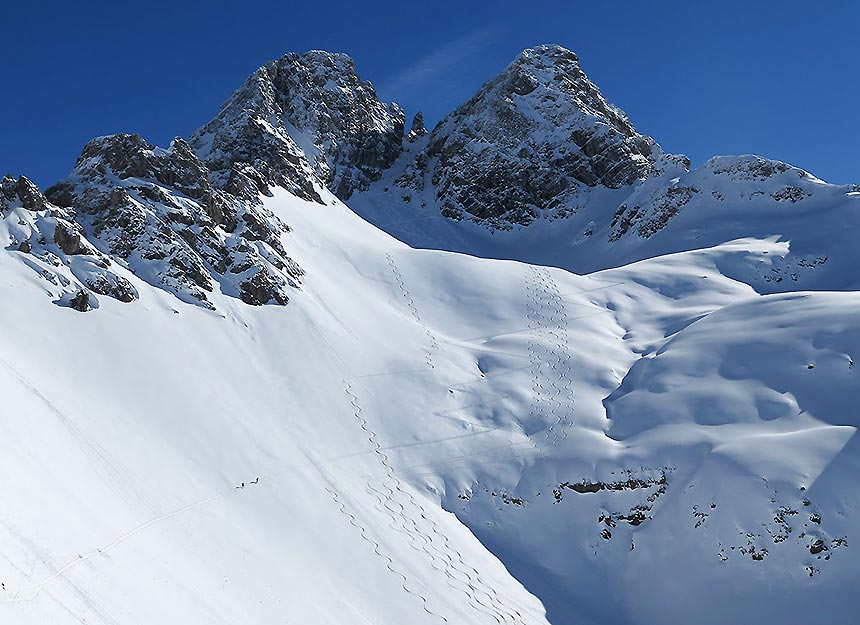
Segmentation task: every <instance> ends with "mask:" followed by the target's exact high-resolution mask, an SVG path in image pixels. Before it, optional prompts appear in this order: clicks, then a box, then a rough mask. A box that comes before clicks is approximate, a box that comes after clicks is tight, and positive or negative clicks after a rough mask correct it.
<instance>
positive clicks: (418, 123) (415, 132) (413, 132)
mask: <svg viewBox="0 0 860 625" xmlns="http://www.w3.org/2000/svg"><path fill="white" fill-rule="evenodd" d="M426 134H427V128H425V127H424V113H422V112H421V111H418V112H417V113H415V116H414V117H413V118H412V127H411V128H410V129H409V133H408V134H407V135H406V140H407V141H415V139H417V138H418V137H423V136H424V135H426Z"/></svg>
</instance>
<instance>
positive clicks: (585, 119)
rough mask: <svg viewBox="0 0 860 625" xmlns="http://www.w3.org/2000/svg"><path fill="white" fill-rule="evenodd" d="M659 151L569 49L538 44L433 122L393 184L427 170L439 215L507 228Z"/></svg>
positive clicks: (616, 177) (637, 169) (620, 179)
mask: <svg viewBox="0 0 860 625" xmlns="http://www.w3.org/2000/svg"><path fill="white" fill-rule="evenodd" d="M428 156H429V157H430V158H429V159H428V158H427V157H428ZM661 156H662V151H661V150H660V148H659V146H658V145H657V144H656V143H655V142H654V140H653V139H651V138H649V137H645V136H643V135H640V134H638V133H637V132H636V130H635V129H634V128H633V126H632V124H631V123H630V121H629V119H628V118H627V116H626V115H625V114H624V113H623V112H622V111H621V110H620V109H618V108H616V107H614V106H613V105H611V104H609V103H608V102H607V101H606V100H605V99H604V97H603V96H602V95H601V93H600V91H599V90H598V88H597V87H596V86H595V85H594V84H593V83H592V82H591V81H590V80H588V77H587V76H586V75H585V73H584V72H583V71H582V69H581V67H580V65H579V60H578V58H577V56H576V55H575V54H574V53H573V52H571V51H569V50H566V49H564V48H562V47H560V46H540V47H537V48H533V49H531V50H526V51H524V52H523V53H522V54H521V55H520V56H519V57H518V58H517V59H516V60H515V61H514V62H513V63H512V64H511V65H510V66H509V67H508V68H507V69H506V70H505V71H504V72H502V73H501V74H500V75H499V76H497V77H496V78H494V79H493V80H491V81H489V82H488V83H487V84H485V85H484V86H483V87H482V88H481V90H480V91H479V92H478V93H477V94H476V95H475V96H474V97H473V98H472V99H471V100H469V101H468V102H466V103H465V104H463V105H462V106H460V107H459V108H457V109H456V110H455V111H454V112H453V113H451V114H450V115H449V116H448V117H446V118H445V119H444V120H443V121H442V122H441V123H440V124H439V125H438V126H436V128H435V129H434V130H433V132H432V133H431V134H430V137H429V142H428V147H427V151H426V155H425V156H418V157H416V158H415V163H414V164H413V166H412V167H411V171H410V167H409V166H407V170H406V171H407V174H408V176H406V177H403V178H402V179H400V180H398V185H402V186H404V187H410V188H423V185H424V184H425V179H426V176H425V174H430V176H429V177H430V178H431V183H432V185H433V187H434V189H433V190H434V192H435V195H436V199H437V201H438V204H439V208H440V210H441V211H442V213H443V214H444V215H445V216H447V217H449V218H452V219H470V220H473V221H478V222H482V223H485V224H487V225H488V226H490V227H493V228H510V227H511V226H512V225H513V224H528V223H530V222H531V221H533V220H534V219H536V218H538V217H539V216H540V215H542V214H543V213H545V212H547V211H555V212H559V213H564V212H566V211H568V212H569V211H572V210H575V209H576V206H577V205H578V202H579V199H578V198H579V196H580V195H581V194H583V193H585V192H587V189H588V188H589V187H594V186H597V185H602V186H605V187H611V188H617V187H621V186H624V185H628V184H631V183H633V182H635V181H637V180H639V179H642V178H645V177H647V176H648V175H650V174H651V173H652V171H653V170H654V168H655V161H656V160H657V159H659V158H660V157H661ZM431 163H432V165H431ZM428 167H432V171H427V168H428Z"/></svg>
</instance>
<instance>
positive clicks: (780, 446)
mask: <svg viewBox="0 0 860 625" xmlns="http://www.w3.org/2000/svg"><path fill="white" fill-rule="evenodd" d="M325 200H326V202H327V205H320V204H318V203H311V202H305V201H303V200H300V199H297V198H296V197H294V196H291V195H289V194H288V193H286V192H284V191H277V190H276V191H275V195H274V197H273V198H271V199H267V200H265V205H266V208H267V209H268V210H271V211H273V212H274V213H275V214H276V215H277V216H278V217H279V218H280V219H282V220H283V221H284V222H286V223H289V224H291V226H292V227H293V230H292V231H291V232H289V233H284V234H282V235H281V236H282V237H283V243H284V245H285V246H286V247H287V248H288V249H290V250H291V256H293V257H294V258H295V260H296V262H297V263H298V264H300V265H301V267H303V268H304V269H305V270H306V276H305V279H304V281H303V285H302V286H301V290H300V291H298V292H297V293H296V294H295V295H294V297H293V298H292V300H291V302H290V304H289V305H288V306H286V307H280V306H264V307H253V306H249V305H247V304H245V303H243V302H241V301H240V300H238V299H236V298H235V297H231V296H230V295H229V294H221V293H219V292H218V289H217V286H216V288H215V291H214V292H213V293H212V294H211V295H210V298H211V301H212V302H213V304H214V306H215V310H208V309H206V308H203V307H201V306H195V305H192V304H187V303H183V302H181V301H180V300H178V299H177V298H176V297H174V296H173V295H171V294H170V293H168V292H166V291H164V290H162V289H159V288H156V287H153V286H150V285H149V284H147V283H146V282H144V281H143V280H141V279H139V278H138V277H137V276H135V275H133V274H131V273H130V272H128V271H126V270H124V269H123V268H121V267H115V268H114V270H115V271H116V272H117V274H118V275H120V276H121V277H123V278H124V279H126V280H128V281H129V282H130V283H131V284H132V285H133V286H134V288H135V289H136V291H137V293H138V297H139V299H138V300H137V301H135V302H132V303H122V302H119V301H115V300H113V299H109V298H104V299H102V300H101V305H100V307H99V309H98V310H96V311H93V312H90V313H87V314H79V313H77V312H75V311H73V310H71V309H69V308H65V307H61V306H53V305H50V303H49V300H48V299H47V298H46V297H45V295H44V292H45V289H46V284H47V283H45V281H44V279H43V278H40V277H39V274H38V273H36V272H34V271H32V269H31V268H30V267H29V266H28V265H27V262H28V258H27V255H25V254H24V253H22V252H19V251H17V250H14V249H12V250H7V251H4V252H3V253H2V254H0V284H2V285H3V290H4V306H2V307H0V315H2V320H0V324H2V327H3V328H5V330H4V331H3V332H2V333H0V341H2V343H0V344H2V347H0V355H2V362H0V365H2V368H3V370H4V375H3V376H0V390H2V397H3V399H4V401H3V405H4V409H3V410H2V411H0V427H2V430H3V435H2V437H0V445H2V447H3V453H2V454H0V462H2V470H3V475H4V477H5V479H4V480H3V490H4V493H3V495H4V500H5V501H8V502H14V505H13V506H10V507H7V508H6V509H5V510H4V512H3V514H2V515H0V582H2V583H3V585H4V590H2V591H0V620H1V621H2V622H4V623H5V622H9V623H16V625H17V624H20V625H30V624H37V623H38V624H40V625H41V624H44V623H62V624H65V623H75V622H86V623H123V624H126V623H141V624H149V623H174V622H175V623H180V622H187V623H195V624H197V623H200V624H208V623H219V624H220V623H236V622H249V623H259V624H267V623H272V624H274V623H285V622H286V623H320V624H322V623H404V622H409V623H439V622H448V623H464V624H465V623H500V622H502V623H522V624H537V623H553V624H567V623H588V622H594V623H619V624H633V623H637V624H640V623H641V624H650V623H655V622H661V623H668V622H672V623H674V622H677V623H682V622H684V623H688V622H691V621H692V622H698V623H722V622H727V621H732V622H738V623H745V622H748V623H754V622H761V621H762V620H764V621H768V622H770V621H775V620H777V619H789V617H790V618H791V619H795V621H791V620H790V619H789V621H788V622H811V621H815V622H821V623H849V622H853V620H855V618H856V617H857V616H858V615H860V599H858V598H857V597H856V593H851V592H848V590H850V588H851V587H852V586H853V585H854V582H856V580H857V579H858V574H860V570H858V569H860V565H858V564H857V562H858V561H857V559H856V558H852V557H851V549H852V545H853V540H855V538H854V537H855V535H856V533H857V530H858V523H860V516H858V515H860V509H859V508H858V503H860V502H858V499H857V497H856V494H855V490H856V489H852V487H851V482H850V481H849V480H851V479H852V476H853V475H856V471H857V468H858V467H857V462H858V454H857V451H858V450H857V443H856V435H855V428H856V412H853V411H852V406H853V405H856V400H857V390H858V388H860V387H858V383H857V380H856V375H857V369H856V368H855V366H854V365H853V364H852V363H853V359H854V358H856V354H857V353H858V351H860V335H858V333H857V329H856V324H855V323H852V322H853V320H854V319H856V315H857V312H858V306H860V300H858V297H857V296H856V294H854V293H806V294H796V295H788V296H765V297H762V296H760V295H758V294H757V293H756V291H755V289H754V288H753V287H752V286H750V285H748V284H746V283H744V282H742V281H738V280H735V279H732V278H731V277H727V276H726V275H724V273H723V272H722V271H721V268H722V267H724V266H727V265H728V266H732V267H738V268H743V267H746V266H755V265H756V264H757V263H758V262H760V261H762V260H763V259H765V260H767V259H769V258H771V257H773V256H775V255H778V254H781V253H785V251H786V245H785V244H784V243H780V242H774V241H768V240H754V239H748V240H744V241H737V242H734V243H730V244H725V245H720V246H716V247H712V248H707V249H702V250H698V251H692V252H684V253H679V254H674V255H669V256H662V257H659V258H655V259H649V260H645V261H642V262H639V263H635V264H632V265H629V266H626V267H622V268H619V269H610V270H606V271H602V272H598V273H595V274H592V275H588V276H578V275H575V274H572V273H568V272H566V271H563V270H560V269H550V268H545V267H539V266H531V265H526V264H521V263H518V262H511V261H495V260H488V259H481V258H475V257H469V256H464V255H460V254H454V253H449V252H443V251H432V250H416V249H412V248H409V247H407V246H405V245H403V244H401V243H399V242H397V241H396V240H394V239H393V238H391V237H389V236H388V235H386V234H384V233H383V232H381V231H379V230H378V229H376V228H374V227H372V226H371V225H369V224H367V223H366V222H364V221H362V220H361V219H360V218H358V217H357V216H356V215H355V214H354V213H352V212H351V211H350V210H349V209H348V208H347V207H346V206H344V205H343V204H341V203H340V202H339V201H337V200H336V199H335V198H334V197H333V196H330V195H329V196H326V198H325ZM14 221H15V217H14V216H12V217H10V216H9V214H7V215H6V218H5V219H4V221H3V226H2V228H3V229H2V231H0V236H3V237H7V238H8V237H9V235H8V232H9V229H10V228H12V227H13V226H14ZM49 288H50V287H49ZM809 365H813V366H814V368H812V369H810V368H808V367H809ZM257 478H259V480H257ZM243 483H244V487H242V484H243ZM237 486H239V488H237ZM801 489H805V490H801ZM805 501H808V502H809V504H808V505H805V503H804V502H805ZM813 515H816V517H817V521H813V520H812V516H813ZM607 534H608V536H607ZM819 540H820V541H821V543H820V544H819V543H817V542H816V541H819ZM811 550H813V551H817V552H816V553H814V554H813V553H811ZM762 554H764V555H762ZM654 571H659V572H660V574H659V575H654V574H653V573H654ZM681 591H683V594H682V596H680V595H679V592H681ZM726 597H732V600H731V601H726ZM666 602H671V603H672V609H671V610H668V611H667V609H666ZM797 619H799V620H797Z"/></svg>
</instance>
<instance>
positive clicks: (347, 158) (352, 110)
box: [189, 50, 405, 201]
mask: <svg viewBox="0 0 860 625" xmlns="http://www.w3.org/2000/svg"><path fill="white" fill-rule="evenodd" d="M404 124H405V116H404V114H403V111H402V110H400V108H399V107H398V106H397V105H396V104H388V105H386V104H383V103H382V102H380V101H379V99H378V98H377V96H376V91H375V90H374V88H373V85H371V84H370V83H369V82H367V81H362V80H361V79H360V78H359V76H358V74H357V73H356V71H355V66H354V64H353V62H352V59H350V58H349V57H348V56H346V55H344V54H332V53H329V52H322V51H317V50H314V51H311V52H307V53H305V54H294V53H290V54H286V55H284V56H283V57H281V58H280V59H278V60H277V61H272V62H271V63H268V64H267V65H265V66H264V67H262V68H260V69H259V70H258V71H257V72H255V73H254V74H253V75H252V76H251V77H250V78H249V79H248V80H247V81H246V82H245V84H244V85H243V86H242V87H241V88H240V89H239V90H238V91H236V92H235V93H234V94H233V96H232V97H231V98H230V100H228V101H227V102H226V103H225V104H224V105H223V106H222V107H221V110H220V111H219V112H218V115H217V116H216V117H215V119H214V120H212V121H211V122H209V123H208V124H207V125H206V126H204V127H203V128H201V129H200V130H198V131H197V132H196V133H194V135H192V137H191V138H190V140H189V141H190V143H191V145H192V146H193V147H194V149H195V150H196V151H197V153H198V154H199V155H200V156H201V158H202V159H203V161H204V162H205V163H206V164H207V165H208V166H209V168H210V169H211V170H212V171H213V180H214V182H215V184H216V186H218V187H219V188H223V189H227V190H229V192H230V193H233V194H234V195H239V194H240V193H245V192H247V190H248V189H249V188H253V189H254V192H255V193H256V192H261V193H264V194H268V193H270V187H273V186H280V187H283V188H285V189H287V190H289V191H290V192H292V193H294V194H295V195H297V196H299V197H302V198H304V199H308V200H315V201H321V198H320V196H319V193H318V191H317V188H316V186H315V184H314V183H315V182H318V181H321V183H322V184H323V185H325V186H327V187H328V188H329V189H331V190H332V191H333V192H334V193H335V194H336V195H337V196H338V197H340V198H341V199H346V198H349V197H350V195H352V193H353V192H354V191H355V190H356V189H366V188H367V187H368V185H369V184H370V182H371V181H374V180H378V179H379V177H380V176H381V174H382V171H383V170H385V169H386V168H388V167H389V166H390V165H391V164H392V163H393V162H394V160H395V159H396V158H397V157H398V156H399V154H400V150H401V144H402V140H403V129H404Z"/></svg>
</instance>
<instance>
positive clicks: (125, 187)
mask: <svg viewBox="0 0 860 625" xmlns="http://www.w3.org/2000/svg"><path fill="white" fill-rule="evenodd" d="M46 194H47V196H48V197H49V198H50V200H51V201H52V202H53V203H55V204H57V205H59V206H62V207H65V208H67V209H69V210H73V211H74V214H75V217H76V219H77V221H78V223H79V224H80V228H81V229H82V230H83V231H85V232H86V234H87V235H88V236H89V237H90V238H91V239H92V240H94V241H98V243H99V244H100V246H101V247H102V248H103V249H104V250H105V251H106V252H108V253H109V254H111V255H112V256H114V257H117V258H120V259H122V260H123V261H124V263H126V264H127V265H128V267H129V268H130V269H131V270H132V271H134V272H135V273H136V274H137V275H138V276H140V277H141V278H143V279H144V280H146V281H147V282H150V283H152V284H155V285H157V286H160V287H162V288H164V289H166V290H168V291H170V292H172V293H174V294H176V295H177V296H178V297H179V298H180V299H182V300H183V301H186V302H191V303H199V304H202V305H204V306H207V307H212V303H211V301H210V298H209V297H208V294H209V293H211V292H212V291H213V289H214V285H215V283H218V284H219V285H220V288H221V291H222V292H224V293H225V294H227V295H231V296H235V297H239V298H241V299H242V300H243V301H245V302H247V303H250V304H268V303H275V304H285V303H286V302H287V300H288V299H289V296H288V290H289V287H291V286H296V284H297V282H296V281H297V280H298V278H299V276H300V275H301V274H302V271H301V269H300V268H299V266H298V265H297V264H296V263H295V262H294V261H293V260H292V259H290V258H289V256H288V255H287V253H286V250H285V249H284V247H283V244H282V243H281V239H280V236H281V234H282V233H284V232H286V231H287V230H288V228H287V226H286V225H285V224H283V223H282V222H281V221H280V220H279V219H277V217H275V215H273V214H272V213H271V212H270V211H268V210H267V209H266V208H264V207H263V205H262V203H261V202H260V200H259V196H258V195H257V194H256V193H253V194H252V193H247V194H241V193H240V194H237V195H233V194H231V193H229V192H228V191H226V190H224V189H219V188H217V187H216V186H215V185H214V184H213V183H212V181H211V180H210V172H209V170H208V168H207V167H206V166H205V165H204V164H203V163H202V161H201V160H200V159H199V158H198V157H197V156H196V154H195V153H194V152H193V151H192V150H191V148H190V146H189V145H188V144H187V143H186V142H185V141H184V140H182V139H178V138H177V139H175V140H174V141H173V143H172V144H171V146H170V147H169V148H168V149H162V148H158V147H155V146H153V145H150V144H149V143H147V142H146V141H145V140H144V139H143V138H142V137H140V136H139V135H112V136H109V137H100V138H97V139H93V140H92V141H90V142H89V143H88V144H87V145H86V146H85V147H84V149H83V152H82V153H81V156H80V158H79V159H78V161H77V163H76V165H75V168H74V170H73V172H72V174H71V175H70V176H68V177H67V178H65V179H64V180H62V181H61V182H59V183H58V184H56V185H54V186H53V187H51V188H50V189H48V191H47V192H46ZM55 240H56V242H57V244H58V245H60V246H61V247H66V248H69V247H74V246H75V245H76V241H77V239H76V238H75V235H74V234H73V233H72V232H71V231H69V232H66V231H61V233H60V234H59V235H55Z"/></svg>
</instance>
